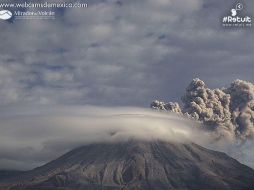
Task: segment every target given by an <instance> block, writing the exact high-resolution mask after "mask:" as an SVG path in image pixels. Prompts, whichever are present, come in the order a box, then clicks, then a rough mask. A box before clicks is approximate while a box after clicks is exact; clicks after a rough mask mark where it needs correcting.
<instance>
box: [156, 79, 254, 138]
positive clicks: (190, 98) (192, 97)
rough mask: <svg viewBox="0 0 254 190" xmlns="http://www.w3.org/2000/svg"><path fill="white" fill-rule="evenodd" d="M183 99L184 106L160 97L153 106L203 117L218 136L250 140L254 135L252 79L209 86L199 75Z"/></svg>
mask: <svg viewBox="0 0 254 190" xmlns="http://www.w3.org/2000/svg"><path fill="white" fill-rule="evenodd" d="M182 103H183V106H182V108H181V107H180V106H179V104H178V103H173V102H169V103H164V102H160V101H158V100H156V101H154V102H152V104H151V107H152V108H154V109H158V110H167V111H170V112H175V113H177V114H181V115H185V116H187V117H189V118H192V119H194V120H197V121H200V122H201V123H202V124H203V127H204V128H206V129H208V130H211V131H213V132H215V134H216V135H217V137H218V138H220V137H225V138H226V139H228V140H239V139H240V140H241V141H246V140H247V139H253V137H254V85H253V84H252V83H250V82H247V81H243V80H236V81H234V82H232V83H231V85H230V87H228V88H222V89H209V88H208V87H206V85H205V83H204V82H203V81H202V80H200V79H198V78H196V79H193V80H192V82H191V83H190V84H189V86H188V87H187V89H186V92H185V94H184V96H183V97H182Z"/></svg>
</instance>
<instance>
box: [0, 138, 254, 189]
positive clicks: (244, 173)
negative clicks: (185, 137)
mask: <svg viewBox="0 0 254 190" xmlns="http://www.w3.org/2000/svg"><path fill="white" fill-rule="evenodd" d="M0 189H1V190H8V189H9V190H167V189H179V190H189V189H190V190H199V189H202V190H215V189H216V190H248V189H250V190H253V189H254V170H253V169H251V168H249V167H247V166H245V165H243V164H241V163H239V162H238V161H236V160H235V159H233V158H231V157H229V156H227V155H226V154H225V153H221V152H217V151H212V150H208V149H206V148H203V147H201V146H199V145H196V144H193V143H186V144H182V143H170V142H163V141H138V140H129V141H125V142H118V143H97V144H90V145H86V146H83V147H80V148H77V149H74V150H72V151H70V152H68V153H67V154H65V155H63V156H62V157H60V158H58V159H56V160H54V161H52V162H50V163H48V164H46V165H44V166H42V167H39V168H36V169H34V170H31V171H28V172H24V173H23V174H22V175H20V176H19V177H12V178H9V179H8V180H7V179H5V180H2V182H0Z"/></svg>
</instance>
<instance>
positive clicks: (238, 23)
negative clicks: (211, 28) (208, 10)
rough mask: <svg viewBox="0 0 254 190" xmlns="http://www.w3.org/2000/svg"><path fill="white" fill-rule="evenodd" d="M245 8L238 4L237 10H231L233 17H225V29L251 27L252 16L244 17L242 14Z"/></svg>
mask: <svg viewBox="0 0 254 190" xmlns="http://www.w3.org/2000/svg"><path fill="white" fill-rule="evenodd" d="M243 8H244V6H243V4H242V3H237V4H236V6H235V8H233V9H231V16H225V17H223V19H222V26H224V27H251V24H252V19H251V17H250V16H242V14H241V12H242V10H243Z"/></svg>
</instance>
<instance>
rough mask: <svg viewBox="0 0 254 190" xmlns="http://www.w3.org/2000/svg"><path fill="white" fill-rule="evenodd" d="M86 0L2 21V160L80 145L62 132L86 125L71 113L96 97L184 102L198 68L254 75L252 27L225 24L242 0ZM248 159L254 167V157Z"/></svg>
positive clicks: (212, 80)
mask: <svg viewBox="0 0 254 190" xmlns="http://www.w3.org/2000/svg"><path fill="white" fill-rule="evenodd" d="M63 1H64V0H60V1H58V2H63ZM9 2H15V1H9ZM17 2H24V0H20V1H17ZM33 2H45V1H44V0H42V1H33ZM65 2H74V1H68V0H66V1H65ZM85 2H86V3H88V7H87V8H68V9H67V8H66V9H60V10H53V11H56V18H55V19H54V20H33V19H31V20H17V19H12V20H11V21H3V20H0V30H1V31H0V119H1V122H0V137H1V138H0V142H1V144H0V155H1V156H0V169H1V168H2V167H3V166H5V167H8V166H12V167H13V168H15V167H16V168H18V169H30V168H31V167H35V166H38V165H40V164H42V163H45V162H46V161H49V160H51V159H53V158H55V157H56V156H59V155H60V154H61V153H63V152H65V151H66V150H67V149H68V150H69V149H70V147H71V148H73V147H74V145H73V142H69V141H68V142H66V143H65V144H64V146H63V145H62V141H60V142H59V141H57V137H60V136H61V135H63V136H61V137H62V138H63V137H66V136H68V134H70V136H68V138H67V137H66V139H73V138H74V139H75V135H77V134H78V133H79V132H80V131H81V132H82V133H81V134H83V133H86V131H84V130H83V129H82V130H80V129H77V130H74V129H73V128H71V127H72V126H73V125H72V124H73V123H72V122H74V124H75V123H76V121H74V120H73V118H72V116H73V117H74V118H77V119H80V117H81V118H82V114H88V115H89V107H86V108H84V109H85V111H84V110H82V109H83V108H82V109H81V110H80V109H77V108H76V107H75V106H89V105H90V106H96V109H93V112H92V113H91V114H95V113H97V112H98V110H97V109H99V108H100V109H99V110H101V107H107V109H111V108H112V107H119V106H127V107H128V106H135V107H139V108H140V107H142V108H149V106H150V103H151V102H152V101H153V100H155V99H159V100H164V101H179V100H180V98H181V96H182V95H183V94H184V92H185V87H187V86H188V84H189V83H190V82H191V80H192V79H193V78H196V77H198V78H200V79H202V80H203V81H205V83H206V84H207V85H208V86H209V87H210V88H216V87H223V86H229V85H230V83H231V82H232V81H234V80H236V79H242V80H247V81H250V82H252V83H253V82H254V75H253V70H254V63H253V60H254V32H253V27H247V28H225V27H222V26H221V25H222V21H221V20H222V17H224V16H228V15H230V10H231V9H232V8H234V7H235V5H236V3H237V1H232V0H213V1H209V0H156V1H155V0H87V1H85ZM241 2H243V4H244V9H243V10H242V11H241V14H243V15H249V16H252V15H253V14H254V1H253V0H244V1H241ZM1 3H2V2H1ZM29 10H30V9H28V11H29ZM31 11H32V9H31ZM61 106H64V109H66V110H69V112H66V113H68V114H67V115H66V113H65V115H64V114H60V112H61V111H63V110H62V109H61V108H62V107H61ZM72 106H73V107H72ZM52 108H56V109H55V110H54V109H53V110H54V111H52ZM72 108H73V109H72ZM44 109H45V110H44ZM102 110H103V109H102ZM117 110H119V113H123V114H126V110H125V109H122V108H118V109H117ZM117 110H115V112H117ZM134 110H136V108H135V109H134ZM79 111H80V112H81V113H79ZM104 111H105V110H104ZM111 111H112V110H111ZM111 111H107V110H106V111H105V112H109V113H112V112H111ZM84 112H85V113H84ZM115 112H114V113H115ZM128 113H129V112H128ZM142 113H143V112H142ZM145 113H147V112H145ZM22 114H23V115H22ZM34 114H35V115H36V114H37V117H36V116H35V115H34ZM59 114H60V115H61V117H65V118H67V120H62V119H61V118H60V119H59V118H58V116H59ZM67 116H68V117H67ZM97 116H98V115H97ZM50 117H52V118H53V119H54V120H56V121H57V122H54V121H52V120H50V121H48V118H50ZM68 118H69V119H70V120H68ZM89 118H91V115H89ZM92 118H94V116H92ZM36 119H38V120H36ZM58 119H59V120H58ZM150 119H151V118H150ZM150 119H149V121H150ZM65 121H66V122H67V121H68V122H69V123H68V122H67V124H69V125H67V124H66V123H65ZM119 121H122V120H119ZM51 122H53V123H51ZM141 123H142V122H141ZM102 124H103V122H102ZM127 124H128V122H127ZM143 124H147V122H145V123H143ZM61 125H64V126H65V127H66V128H65V129H64V130H62V128H61ZM59 126H60V128H59ZM68 127H69V128H68ZM74 128H75V127H74ZM70 129H71V130H70ZM120 131H121V129H120ZM101 132H102V133H103V132H105V131H104V130H102V131H101ZM106 132H107V131H106ZM134 132H135V131H134ZM54 135H56V136H54ZM77 140H78V139H77ZM75 143H76V144H77V142H75ZM75 143H74V144H75ZM33 146H34V147H33ZM246 146H247V148H245V151H246V150H250V149H249V147H248V146H249V145H248V144H247V145H246ZM251 146H252V143H251ZM38 147H39V148H38ZM223 147H224V148H225V146H223ZM252 147H253V146H252ZM237 150H238V149H237ZM238 153H239V154H242V153H241V151H239V152H238ZM234 154H235V153H234ZM244 154H245V153H244ZM248 155H252V156H251V157H248V158H251V159H252V158H253V151H252V150H251V151H249V152H248ZM236 157H237V156H236ZM245 162H246V163H248V164H249V165H251V166H254V163H253V159H252V160H251V161H248V160H247V161H245ZM250 162H251V164H250Z"/></svg>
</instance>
